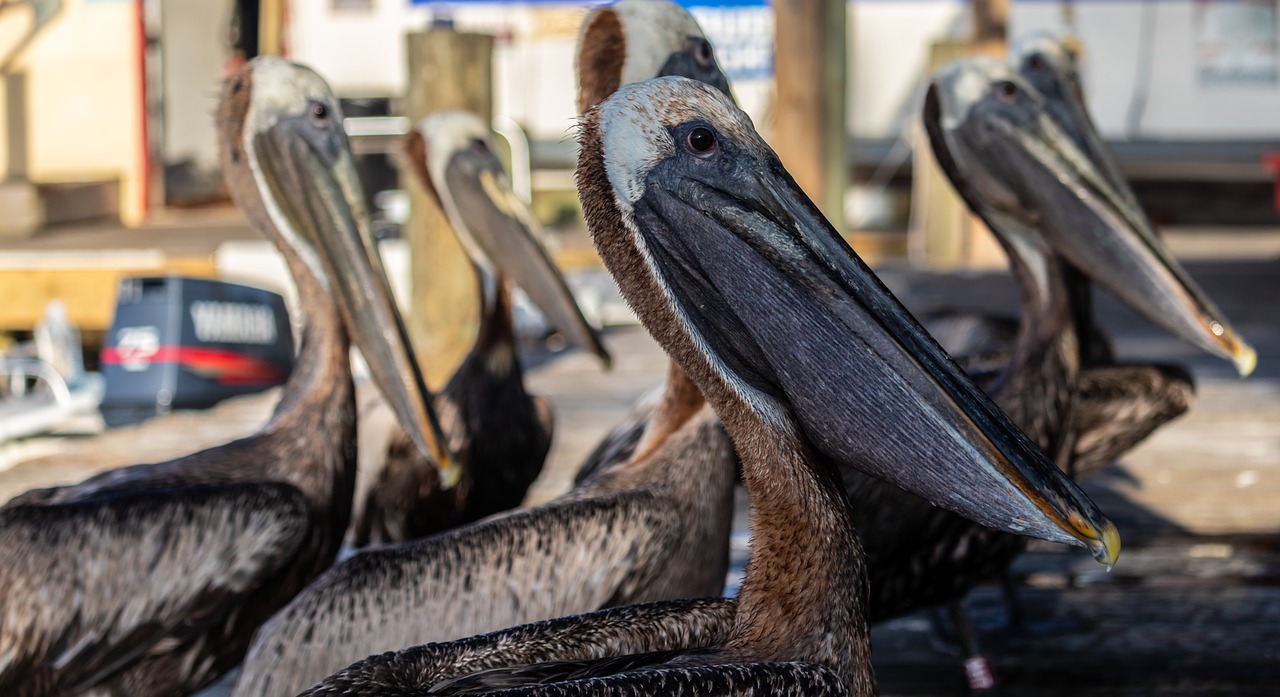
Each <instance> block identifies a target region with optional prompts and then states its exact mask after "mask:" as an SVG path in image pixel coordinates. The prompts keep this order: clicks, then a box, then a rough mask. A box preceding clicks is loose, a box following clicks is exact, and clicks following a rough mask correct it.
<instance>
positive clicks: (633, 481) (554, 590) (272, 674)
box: [234, 0, 737, 697]
mask: <svg viewBox="0 0 1280 697" xmlns="http://www.w3.org/2000/svg"><path fill="white" fill-rule="evenodd" d="M663 6H665V7H663ZM620 16H621V17H628V18H630V19H628V20H626V22H627V25H628V26H631V27H633V28H635V27H639V28H640V30H642V31H641V33H640V34H639V35H638V36H633V37H629V38H627V39H625V40H623V41H618V40H617V35H614V34H611V33H608V32H604V31H600V27H609V26H615V25H616V26H622V23H623V20H620V19H619V17H620ZM637 16H639V17H641V18H643V19H644V21H638V20H636V19H635V18H636V17H637ZM602 17H606V18H608V19H603V20H602V19H601V18H602ZM584 26H585V27H586V29H584V31H583V34H582V37H581V39H580V49H579V52H578V53H579V58H580V60H579V63H578V70H579V76H580V83H581V84H582V85H586V86H587V87H585V88H584V90H590V89H594V88H590V87H589V86H590V85H592V84H605V83H606V82H609V83H613V82H617V81H618V80H620V79H621V78H620V77H603V78H602V76H601V75H598V74H597V73H598V72H599V71H600V70H604V69H608V70H621V69H622V68H621V66H622V65H623V64H624V63H625V61H604V62H600V61H601V59H603V58H605V57H606V53H607V52H608V51H618V50H621V49H622V48H623V47H624V46H625V47H629V49H630V50H628V51H627V56H628V60H643V61H645V63H646V64H647V65H650V66H653V67H652V69H653V70H654V71H655V73H656V72H657V71H658V70H659V69H660V68H661V67H662V66H664V65H665V66H676V68H669V69H680V68H679V66H693V67H691V68H690V69H689V72H690V74H692V75H694V76H705V75H707V72H708V69H707V67H706V66H704V65H703V64H702V63H701V62H700V60H699V57H698V56H703V57H704V58H706V57H710V60H711V70H713V71H714V72H715V73H717V74H719V72H720V71H719V68H718V67H717V66H716V63H715V60H714V56H713V55H712V54H711V53H710V48H709V44H706V45H705V46H704V42H705V38H702V39H701V40H695V38H691V37H702V30H701V29H700V28H699V27H698V26H697V23H696V22H694V20H693V18H692V17H691V16H689V15H688V13H687V12H686V11H685V10H684V9H683V8H680V7H679V6H677V5H674V4H670V3H657V2H648V1H647V0H639V1H637V0H624V1H623V2H621V3H616V4H615V5H611V6H607V7H602V8H597V9H595V10H593V11H592V13H591V14H590V15H589V16H588V18H587V20H586V22H585V24H584ZM655 27H666V28H667V31H666V32H665V33H664V32H660V31H657V30H655ZM682 52H683V53H689V54H694V55H689V56H687V57H686V58H680V57H679V55H678V54H681V53H682ZM584 56H585V57H587V58H584ZM592 57H594V58H592ZM601 65H605V66H606V67H605V68H601V67H600V66H601ZM609 65H611V66H613V67H612V68H609V67H607V66H609ZM712 82H713V83H716V84H719V85H721V86H722V87H723V89H724V90H727V89H728V81H727V79H725V78H724V77H723V75H722V74H721V77H720V78H718V79H713V80H712ZM605 96H608V95H607V94H604V95H602V94H600V93H599V92H598V91H597V92H596V93H595V97H594V98H596V99H603V97H605ZM447 118H449V119H450V120H451V121H453V124H454V125H453V126H452V127H453V128H455V129H456V130H460V129H457V123H458V122H457V120H455V117H452V116H450V117H447ZM430 126H432V124H431V123H425V122H424V123H423V124H422V125H421V126H420V127H419V128H418V129H417V130H418V131H419V132H420V133H421V134H422V135H421V139H422V141H423V142H422V143H421V144H420V145H417V146H414V145H411V146H410V147H409V148H407V150H408V151H409V152H414V151H415V150H417V151H425V152H426V153H428V154H429V153H432V152H437V153H444V152H448V151H447V150H446V149H445V148H433V147H432V145H431V140H430V138H431V136H430V135H428V133H429V130H428V129H429V127H430ZM477 128H478V126H477V125H476V123H475V122H474V121H472V126H471V128H470V129H469V132H472V133H474V132H475V131H476V129H477ZM452 141H453V142H457V143H466V142H468V139H467V138H466V137H461V136H455V137H452ZM411 142H412V141H411ZM466 147H467V148H468V149H470V148H472V147H473V146H472V145H470V144H468V145H467V146H466ZM437 157H440V158H441V159H443V158H444V156H442V155H438V156H437ZM466 157H467V158H476V159H484V160H487V159H488V158H487V156H484V155H476V154H473V153H471V152H468V153H467V154H466ZM414 161H415V162H422V163H428V164H427V169H428V170H429V169H430V168H431V167H432V166H434V167H435V168H436V169H437V170H439V171H447V167H445V166H444V165H442V164H435V165H431V164H430V163H431V162H432V158H431V157H430V156H427V157H417V158H414ZM446 161H447V160H446ZM494 166H496V164H495V165H494ZM428 176H430V177H431V178H429V179H428V178H427V177H428ZM419 177H420V179H421V180H422V181H429V182H433V184H432V185H433V186H437V185H436V184H434V182H443V183H444V184H445V185H447V186H452V187H455V188H457V184H456V183H455V182H457V181H458V178H457V176H454V177H453V178H451V177H449V176H447V175H444V176H442V175H431V174H430V171H428V172H426V173H422V172H420V173H419ZM495 182H505V179H499V178H497V177H495ZM490 189H492V190H498V191H509V189H506V188H505V184H503V185H501V186H498V185H496V184H495V185H491V186H490ZM437 192H438V193H437V195H439V196H440V198H441V200H442V202H444V201H448V200H449V199H448V198H446V196H445V195H444V194H443V187H440V186H437ZM473 198H474V196H473ZM489 198H490V199H492V200H495V201H504V202H509V203H506V204H505V205H507V206H508V207H510V208H515V207H516V206H517V205H518V204H516V203H515V202H514V194H508V193H502V194H499V195H492V194H491V195H490V196H489ZM457 200H459V201H461V200H464V199H457ZM471 207H472V208H473V209H479V210H481V211H483V210H485V209H486V208H488V206H486V205H484V204H483V202H481V203H480V204H474V203H473V204H471ZM444 208H445V210H446V211H450V210H451V209H452V210H453V211H454V213H450V215H451V217H452V216H454V215H455V214H456V215H457V218H458V219H459V220H462V219H463V217H464V216H463V211H464V209H463V207H462V205H461V204H459V203H452V204H446V205H444ZM494 217H495V216H494V215H493V214H492V213H490V214H489V219H490V220H492V219H493V218H494ZM474 220H475V222H467V223H466V228H463V225H462V224H459V223H455V229H475V230H479V229H480V227H481V226H482V225H484V224H491V225H495V226H496V229H489V230H485V231H484V232H477V233H474V234H475V235H476V237H477V238H481V239H486V240H487V239H492V238H493V237H495V236H497V235H498V234H501V233H502V232H503V231H504V230H505V228H504V227H503V226H509V225H511V223H510V222H509V221H510V220H511V217H507V216H503V217H498V218H497V220H498V223H491V222H490V223H486V222H485V221H486V218H485V216H479V217H478V218H477V219H474ZM485 244H493V243H488V242H486V243H485ZM476 246H480V243H477V245H476ZM495 261H497V259H496V258H495ZM516 263H518V262H516ZM442 411H444V410H443V409H442ZM614 446H616V447H614ZM736 463H737V458H736V454H735V453H734V450H733V447H732V444H731V443H730V441H729V439H728V436H727V435H726V434H725V433H724V430H723V427H722V426H721V425H720V423H719V420H718V419H717V418H716V416H715V413H714V411H713V410H711V409H710V407H708V406H706V403H705V400H704V399H703V397H702V395H701V393H700V392H699V391H698V390H697V388H696V387H695V386H694V385H693V384H692V383H691V382H690V381H689V378H688V376H687V375H685V373H684V371H683V370H682V369H680V367H679V365H678V364H674V363H672V364H671V365H670V366H669V368H668V378H667V381H666V384H665V386H664V387H663V388H661V389H660V390H657V391H655V392H654V393H652V394H651V395H650V396H648V397H647V398H645V399H642V400H641V402H640V403H639V404H638V405H637V409H635V410H633V413H632V418H629V419H627V420H624V422H623V424H622V425H620V426H619V427H618V428H617V429H616V430H615V431H613V432H612V433H611V434H610V435H608V436H606V438H605V440H604V441H603V442H602V444H601V445H600V446H599V447H598V448H597V451H596V453H595V454H593V455H592V456H590V457H589V458H588V465H587V466H584V469H589V470H590V476H585V475H584V476H583V477H582V478H581V480H580V481H579V482H578V483H577V484H576V485H575V487H574V488H573V489H572V490H571V491H569V492H568V493H567V494H565V495H564V496H562V497H560V498H558V499H556V500H553V501H551V502H548V503H546V504H543V505H541V506H537V507H533V508H530V509H526V510H520V511H514V512H511V513H507V514H503V515H497V516H494V517H491V518H488V519H485V520H481V521H479V522H477V523H474V524H471V525H467V526H462V527H459V528H456V529H454V530H452V531H449V532H446V533H443V534H440V535H436V536H432V537H426V538H423V539H421V540H417V541H413V542H410V543H406V544H401V545H396V546H391V547H387V548H383V549H375V550H369V551H366V552H363V553H360V554H357V555H356V556H355V557H353V558H352V559H349V560H347V561H344V562H343V563H341V564H338V565H337V566H335V567H334V568H333V569H332V570H330V571H329V572H328V573H326V574H325V575H324V576H322V577H321V578H320V579H318V580H317V581H316V582H315V583H314V584H312V586H310V587H309V588H307V589H306V590H305V591H303V592H302V593H301V594H299V595H298V597H297V598H296V599H295V600H294V601H293V602H292V603H291V604H290V605H289V606H288V607H287V608H285V609H284V610H283V611H281V613H280V614H279V615H278V616H277V617H275V618H273V619H272V620H271V621H270V622H268V623H267V625H266V626H264V627H263V629H262V630H261V632H259V636H258V638H257V639H256V640H255V642H254V646H253V648H252V649H251V650H250V652H249V657H248V658H247V659H246V661H245V665H244V667H243V669H242V671H241V675H240V677H239V680H238V682H237V684H236V687H235V692H234V695H235V696H236V697H266V696H267V695H288V696H290V697H292V695H295V694H297V693H298V692H299V691H301V690H302V689H305V688H306V687H308V686H310V685H312V684H314V683H315V682H316V681H318V680H320V679H322V678H323V677H325V676H326V675H329V674H330V673H333V672H334V671H337V670H339V669H341V668H343V667H344V666H347V665H349V664H350V663H351V662H352V661H355V660H357V659H359V658H362V657H364V656H366V655H368V654H369V653H371V652H374V651H386V650H393V649H397V648H403V647H405V646H412V645H416V644H421V643H427V642H431V641H444V640H449V639H458V638H462V637H465V636H470V635H473V634H479V633H482V632H487V631H493V630H498V629H502V628H505V627H510V626H512V625H517V624H523V623H526V622H532V621H536V620H542V619H547V618H552V617H558V616H563V615H572V614H578V613H583V612H590V611H594V610H599V609H601V608H607V607H611V606H614V605H621V604H629V603H636V602H647V601H658V600H674V599H681V598H690V597H702V596H713V595H720V594H721V593H722V592H723V589H724V580H725V575H726V573H727V571H728V565H729V549H728V541H729V533H730V528H731V523H732V514H733V489H734V482H735V471H736ZM422 579H432V582H431V584H430V585H429V586H427V587H424V586H423V584H422Z"/></svg>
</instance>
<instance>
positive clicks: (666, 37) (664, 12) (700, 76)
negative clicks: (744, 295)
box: [575, 0, 737, 484]
mask: <svg viewBox="0 0 1280 697" xmlns="http://www.w3.org/2000/svg"><path fill="white" fill-rule="evenodd" d="M577 69H578V111H579V113H586V111H587V110H588V109H590V108H591V107H593V106H595V105H596V104H599V103H600V102H602V101H604V100H605V99H606V98H608V97H609V95H611V94H613V93H614V92H615V91H616V90H617V89H618V88H619V87H621V86H622V85H625V84H629V83H632V82H638V81H641V80H648V79H650V78H654V77H664V76H668V75H677V76H680V77H687V78H690V79H693V80H699V81H701V82H705V83H707V84H709V85H711V86H713V87H715V88H716V89H719V90H720V91H721V92H724V93H725V94H726V95H728V96H729V99H733V94H732V93H731V92H730V91H729V80H728V78H726V77H725V75H724V73H723V72H721V71H720V66H719V64H718V63H717V62H716V58H715V51H714V49H713V48H712V46H711V42H710V41H708V40H707V38H706V36H705V35H704V34H703V32H702V27H700V26H698V22H697V20H695V19H694V18H693V15H691V14H689V12H688V10H685V9H684V8H683V7H681V6H679V5H677V4H675V3H672V2H666V1H665V0H620V1H619V2H615V3H613V4H611V5H607V6H604V7H598V8H596V9H594V10H592V11H591V12H590V13H589V14H588V15H587V18H586V19H585V20H584V21H583V23H582V32H581V34H580V35H579V37H578V50H577ZM665 389H670V390H677V391H680V392H685V391H696V390H697V388H696V387H694V386H693V385H692V384H691V383H689V378H688V376H686V375H685V374H684V371H683V370H682V369H681V368H680V366H679V365H677V364H675V363H672V364H671V365H670V366H669V368H668V371H667V384H666V388H665ZM660 403H661V392H660V391H653V392H650V393H649V394H646V395H644V396H643V397H641V399H640V400H638V401H637V402H636V403H635V404H634V405H633V406H632V408H631V409H630V411H629V412H628V413H627V414H626V415H625V416H624V417H623V419H622V420H621V422H619V424H618V425H617V426H616V427H615V428H614V429H613V430H611V431H610V432H609V433H608V434H607V435H606V436H605V437H604V439H603V440H602V441H601V442H600V443H599V444H598V445H597V446H596V448H595V450H593V451H592V452H591V453H590V454H589V455H588V456H587V458H586V459H585V460H584V461H583V463H582V465H581V467H580V468H579V470H578V474H577V476H576V478H575V484H581V483H582V482H584V481H586V480H587V479H588V478H590V477H591V476H593V475H594V474H595V473H596V472H598V471H600V470H602V469H605V468H607V467H608V466H609V465H610V464H612V463H615V462H619V461H624V460H626V459H627V458H629V457H630V456H631V454H632V452H633V451H634V450H635V448H636V447H637V446H638V444H639V442H640V438H641V437H642V436H643V434H644V433H645V431H646V430H647V429H648V428H649V422H650V421H651V420H652V419H653V418H654V416H655V411H656V409H657V407H658V405H659V404H660ZM708 447H713V448H719V447H721V445H720V444H718V443H717V444H713V445H709V446H708ZM730 447H731V446H730ZM736 468H737V465H736V456H735V469H736Z"/></svg>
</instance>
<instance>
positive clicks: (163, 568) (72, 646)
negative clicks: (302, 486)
mask: <svg viewBox="0 0 1280 697" xmlns="http://www.w3.org/2000/svg"><path fill="white" fill-rule="evenodd" d="M154 493H155V492H149V493H148V494H143V495H137V494H118V495H113V496H105V497H100V498H97V499H93V500H90V501H86V502H82V503H76V504H66V505H59V506H12V505H11V506H7V507H5V508H4V509H0V549H3V550H5V563H4V564H2V565H0V694H4V695H7V696H12V697H18V696H21V695H24V694H40V693H41V692H42V691H43V690H45V689H48V688H50V687H52V686H57V687H58V688H60V689H55V690H53V691H54V692H55V693H57V692H59V691H61V690H68V691H70V690H73V689H75V688H77V687H78V686H81V685H92V684H95V683H97V682H98V681H99V680H101V679H102V678H103V677H104V676H106V675H109V674H110V673H111V672H113V671H114V670H115V669H117V668H118V667H120V666H121V665H123V664H125V663H126V662H128V661H129V660H131V659H132V658H134V657H137V656H141V655H144V654H146V653H147V652H148V651H149V649H151V648H152V647H153V646H155V645H156V643H157V642H160V641H161V640H165V639H172V638H174V637H175V636H179V637H180V636H187V635H194V634H198V633H199V632H200V631H201V630H202V629H204V628H206V627H208V626H209V625H210V624H211V623H213V622H216V621H218V620H220V619H222V618H223V617H225V615H226V613H227V612H229V611H231V610H232V608H233V606H234V602H235V600H236V599H237V598H238V597H239V596H240V595H241V594H243V593H245V592H246V591H248V590H252V589H253V588H255V587H256V586H257V585H258V584H260V583H261V582H262V581H263V579H265V578H268V577H270V576H271V575H272V574H274V573H275V572H276V571H278V570H279V569H280V568H282V567H283V566H284V565H285V564H287V563H288V562H289V561H290V560H291V559H292V558H293V557H294V556H295V555H296V553H297V552H298V549H299V547H300V545H301V544H302V541H303V539H304V538H305V535H306V533H307V528H308V525H309V518H310V511H309V509H308V507H307V505H306V502H305V500H304V498H303V496H302V493H301V492H300V491H298V490H297V489H296V488H294V487H292V486H289V485H287V484H263V483H255V484H233V485H220V486H219V485H200V486H194V487H189V488H185V489H174V490H172V491H170V492H167V495H166V496H164V497H159V496H155V495H154ZM17 599H21V602H16V600H17Z"/></svg>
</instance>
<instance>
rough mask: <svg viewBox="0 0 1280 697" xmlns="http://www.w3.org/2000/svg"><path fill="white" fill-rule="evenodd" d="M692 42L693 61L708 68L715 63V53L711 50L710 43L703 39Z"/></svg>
mask: <svg viewBox="0 0 1280 697" xmlns="http://www.w3.org/2000/svg"><path fill="white" fill-rule="evenodd" d="M690 40H691V41H693V59H694V60H696V61H698V65H701V66H703V67H706V66H709V65H711V64H712V63H714V62H715V60H716V57H715V52H714V51H712V50H711V42H710V41H707V40H706V39H703V38H701V37H698V38H692V39H690Z"/></svg>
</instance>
